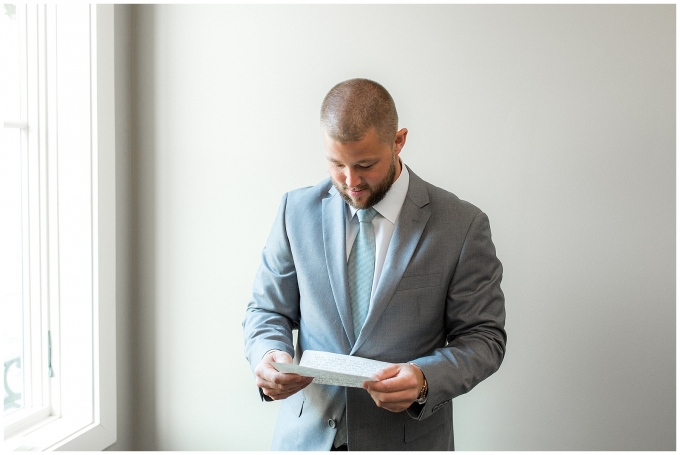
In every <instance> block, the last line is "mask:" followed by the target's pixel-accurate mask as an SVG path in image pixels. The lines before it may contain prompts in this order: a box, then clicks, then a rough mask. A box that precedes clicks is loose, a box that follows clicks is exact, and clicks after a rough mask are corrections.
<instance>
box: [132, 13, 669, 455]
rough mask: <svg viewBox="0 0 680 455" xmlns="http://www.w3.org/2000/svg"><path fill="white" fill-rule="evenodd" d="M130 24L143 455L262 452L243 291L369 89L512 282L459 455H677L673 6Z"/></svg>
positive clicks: (424, 173)
mask: <svg viewBox="0 0 680 455" xmlns="http://www.w3.org/2000/svg"><path fill="white" fill-rule="evenodd" d="M130 8H131V16H130V17H129V19H130V22H129V25H130V39H131V43H132V47H131V54H130V55H131V71H132V72H131V85H130V97H131V98H130V100H131V109H130V122H131V126H132V130H131V136H130V140H131V142H130V144H131V155H130V161H129V163H128V165H129V173H130V174H129V178H130V188H129V190H130V193H129V194H130V198H129V201H130V206H129V209H130V212H129V224H128V227H129V229H130V230H129V231H126V232H131V236H130V237H129V239H128V240H129V252H130V255H129V262H128V263H127V264H128V265H129V269H128V270H127V275H126V277H127V278H126V279H129V280H130V281H129V292H130V300H129V301H130V305H128V307H127V310H126V311H129V313H126V314H125V315H123V316H124V317H126V318H127V319H126V320H127V321H128V326H129V329H130V332H129V334H127V341H126V342H127V343H128V344H127V345H126V346H124V348H125V349H126V350H125V351H123V352H126V353H128V354H129V355H128V356H127V361H128V362H129V371H128V370H125V371H127V372H128V378H127V381H128V382H127V383H128V384H130V381H131V384H132V385H131V386H130V387H129V390H125V391H124V393H126V394H129V396H128V397H127V398H129V400H130V402H131V403H133V404H132V406H133V416H132V422H133V425H132V426H131V427H129V428H127V430H125V431H128V432H129V434H128V435H127V436H126V437H129V438H130V440H131V443H130V444H131V446H132V447H134V448H137V449H162V450H189V449H194V450H200V449H212V450H237V449H238V450H245V449H267V448H268V447H269V444H270V440H271V434H272V429H273V425H274V420H275V416H276V411H277V409H278V406H279V404H276V403H274V404H264V403H260V401H259V398H258V395H257V392H256V390H255V388H254V386H253V378H252V374H251V373H250V371H249V369H248V366H247V364H246V362H245V360H244V358H243V354H242V344H243V343H242V339H241V338H242V337H241V326H240V324H241V320H242V317H243V315H244V311H245V305H246V303H247V301H248V297H249V292H250V286H251V284H252V280H253V277H254V273H255V270H256V267H257V265H258V260H259V253H260V250H261V248H262V247H263V245H264V242H265V239H266V236H267V234H268V231H269V229H270V226H271V223H272V221H273V218H274V215H275V212H276V208H277V206H278V203H279V200H280V197H281V195H282V193H283V192H285V191H287V190H290V189H293V188H297V187H301V186H306V185H313V184H316V183H317V182H318V181H319V180H321V179H323V178H324V177H325V176H326V175H327V174H326V171H325V163H324V160H323V156H322V153H321V142H320V136H319V130H318V120H317V113H318V109H319V105H320V102H321V99H322V98H323V96H324V94H325V93H326V91H327V90H328V89H329V88H330V87H331V86H332V85H333V84H335V83H336V82H339V81H341V80H344V79H347V78H350V77H368V78H372V79H375V80H377V81H379V82H381V83H382V84H384V85H385V86H386V87H387V88H388V90H390V91H391V93H392V95H393V96H394V98H395V100H396V103H397V107H398V109H399V113H400V117H401V118H400V123H401V125H400V126H402V127H407V128H408V129H409V131H410V133H409V136H408V142H407V144H406V147H405V149H404V150H403V152H402V155H401V156H402V158H403V159H404V161H405V162H406V163H407V164H409V165H410V166H411V167H412V169H413V170H414V171H415V172H416V173H417V174H418V175H420V176H421V177H423V178H425V179H426V180H429V181H430V182H432V183H434V184H436V185H438V186H441V187H443V188H446V189H448V190H450V191H452V192H454V193H456V194H457V195H458V196H459V197H461V198H462V199H466V200H469V201H471V202H473V203H474V204H476V205H478V206H479V207H481V208H482V209H483V210H484V211H486V213H487V214H488V215H489V217H490V220H491V227H492V232H493V235H494V241H495V243H496V246H497V250H498V256H499V257H500V259H501V261H502V262H503V264H504V267H505V274H504V280H503V289H504V291H505V295H506V299H507V313H508V319H507V331H508V337H509V341H508V353H507V356H506V359H505V362H504V364H503V366H502V367H501V369H500V370H499V372H498V373H497V374H496V375H494V376H492V377H491V378H489V379H488V380H487V381H485V382H483V383H482V384H480V385H479V386H478V387H477V388H476V389H474V390H473V391H472V392H470V393H469V394H467V395H466V396H462V397H459V398H457V399H455V400H454V415H455V432H456V446H457V448H458V449H463V450H466V449H467V450H473V449H485V450H533V449H542V450H560V449H570V450H587V449H590V450H599V449H609V450H619V449H636V450H652V449H665V450H673V449H674V448H675V346H676V343H675V320H676V317H675V6H674V5H660V6H659V5H645V6H640V5H606V6H601V5H600V6H595V5H593V6H589V5H579V6H564V5H550V6H538V5H522V6H512V5H483V6H467V5H438V6H431V5H430V6H425V5H416V6H414V5H400V6H394V5H380V6H363V5H339V6H338V5H322V6H320V5H308V6H272V5H266V6H237V5H226V6H224V5H223V6H160V5H159V6H132V7H130ZM119 203H123V202H119ZM120 311H123V310H120ZM125 335H126V334H121V333H120V332H119V337H120V336H125ZM120 382H121V380H120V379H119V383H120Z"/></svg>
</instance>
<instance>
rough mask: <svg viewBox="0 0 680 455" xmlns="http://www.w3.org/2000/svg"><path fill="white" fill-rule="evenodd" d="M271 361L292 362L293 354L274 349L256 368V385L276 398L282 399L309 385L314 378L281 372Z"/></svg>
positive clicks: (266, 393)
mask: <svg viewBox="0 0 680 455" xmlns="http://www.w3.org/2000/svg"><path fill="white" fill-rule="evenodd" d="M270 362H279V363H292V362H293V359H292V358H291V356H290V355H289V354H288V353H286V352H282V351H272V352H270V353H268V354H267V355H265V356H264V357H263V358H262V360H261V361H260V363H259V364H258V366H257V367H256V368H255V385H257V386H258V387H260V388H261V389H262V393H264V394H265V395H267V396H269V397H271V398H272V399H274V400H282V399H284V398H288V397H289V396H291V395H293V394H295V393H297V392H298V391H300V390H302V389H304V388H305V387H307V386H308V385H309V384H310V383H311V382H312V380H313V378H308V377H303V376H300V375H298V374H293V373H281V372H279V371H277V370H276V368H274V367H273V366H271V364H270Z"/></svg>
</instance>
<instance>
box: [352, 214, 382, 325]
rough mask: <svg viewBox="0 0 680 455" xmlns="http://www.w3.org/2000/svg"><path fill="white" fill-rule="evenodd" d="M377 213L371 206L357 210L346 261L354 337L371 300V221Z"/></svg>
mask: <svg viewBox="0 0 680 455" xmlns="http://www.w3.org/2000/svg"><path fill="white" fill-rule="evenodd" d="M377 214H378V212H376V210H375V209H374V208H373V207H371V208H368V209H361V210H357V217H358V218H359V233H358V234H357V238H356V240H354V245H352V251H351V252H350V253H349V260H348V262H347V274H348V276H349V302H350V305H351V307H352V317H353V318H354V336H355V337H356V338H359V332H361V327H363V325H364V321H365V320H366V314H367V313H368V305H369V303H370V301H371V288H372V287H373V272H374V269H375V233H374V232H373V224H371V221H372V220H373V218H374V217H375V216H376V215H377Z"/></svg>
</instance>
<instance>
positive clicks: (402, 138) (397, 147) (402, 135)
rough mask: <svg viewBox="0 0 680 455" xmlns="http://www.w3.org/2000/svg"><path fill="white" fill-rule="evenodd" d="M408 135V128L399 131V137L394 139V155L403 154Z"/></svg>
mask: <svg viewBox="0 0 680 455" xmlns="http://www.w3.org/2000/svg"><path fill="white" fill-rule="evenodd" d="M407 134H408V130H407V129H406V128H402V129H400V130H399V131H397V135H396V136H395V138H394V154H395V155H399V152H401V149H402V148H404V145H406V135H407Z"/></svg>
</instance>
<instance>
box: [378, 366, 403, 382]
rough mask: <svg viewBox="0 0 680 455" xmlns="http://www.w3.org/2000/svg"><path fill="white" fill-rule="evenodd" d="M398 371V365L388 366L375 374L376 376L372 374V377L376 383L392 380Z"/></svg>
mask: <svg viewBox="0 0 680 455" xmlns="http://www.w3.org/2000/svg"><path fill="white" fill-rule="evenodd" d="M400 369H401V368H400V367H399V365H396V364H394V365H390V366H387V367H385V368H383V369H382V370H380V371H378V372H376V374H374V375H373V377H374V378H376V379H377V380H378V381H382V380H383V379H389V378H393V377H395V376H396V375H398V374H399V371H400Z"/></svg>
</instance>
